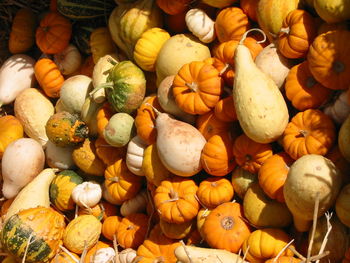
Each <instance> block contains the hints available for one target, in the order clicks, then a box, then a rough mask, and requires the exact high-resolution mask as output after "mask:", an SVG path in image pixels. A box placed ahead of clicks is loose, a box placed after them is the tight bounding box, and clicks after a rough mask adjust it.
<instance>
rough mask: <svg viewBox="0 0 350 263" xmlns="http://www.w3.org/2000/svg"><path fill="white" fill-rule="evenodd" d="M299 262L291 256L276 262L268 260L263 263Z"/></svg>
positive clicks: (280, 258)
mask: <svg viewBox="0 0 350 263" xmlns="http://www.w3.org/2000/svg"><path fill="white" fill-rule="evenodd" d="M301 261H302V260H301V259H299V258H295V257H292V256H282V257H279V258H278V259H277V260H275V258H271V259H268V260H266V261H265V263H299V262H301Z"/></svg>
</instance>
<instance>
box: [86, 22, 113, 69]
mask: <svg viewBox="0 0 350 263" xmlns="http://www.w3.org/2000/svg"><path fill="white" fill-rule="evenodd" d="M90 47H91V53H92V58H93V60H94V63H95V64H96V63H97V61H98V60H99V59H100V58H101V57H103V56H105V55H107V54H113V53H115V52H116V50H117V49H116V46H115V44H114V42H113V40H112V37H111V33H110V32H109V30H108V28H107V27H99V28H96V29H95V30H94V31H92V33H91V35H90Z"/></svg>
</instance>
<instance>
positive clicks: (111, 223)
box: [102, 215, 122, 240]
mask: <svg viewBox="0 0 350 263" xmlns="http://www.w3.org/2000/svg"><path fill="white" fill-rule="evenodd" d="M121 221H122V218H121V217H120V216H117V215H114V216H109V217H107V218H106V219H105V220H104V221H103V224H102V235H103V236H104V237H105V238H107V239H108V240H113V239H114V236H115V237H116V238H117V231H118V228H119V225H120V222H121Z"/></svg>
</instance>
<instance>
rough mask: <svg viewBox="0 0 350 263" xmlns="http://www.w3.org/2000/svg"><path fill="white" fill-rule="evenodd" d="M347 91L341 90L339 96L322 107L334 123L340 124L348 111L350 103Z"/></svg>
mask: <svg viewBox="0 0 350 263" xmlns="http://www.w3.org/2000/svg"><path fill="white" fill-rule="evenodd" d="M348 94H349V91H348V90H347V91H343V92H342V93H341V94H340V95H339V97H337V98H336V99H335V101H333V103H331V104H330V105H328V106H326V107H325V108H324V109H323V112H324V113H325V114H326V115H328V116H329V117H331V119H332V120H333V121H334V123H336V124H342V123H343V122H344V121H345V120H346V118H347V117H348V116H349V113H350V104H349V102H348V99H347V98H348V96H349V95H348Z"/></svg>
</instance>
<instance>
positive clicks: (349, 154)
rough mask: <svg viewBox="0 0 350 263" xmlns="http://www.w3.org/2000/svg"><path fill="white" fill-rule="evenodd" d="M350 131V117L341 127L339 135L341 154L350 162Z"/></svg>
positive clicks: (349, 116)
mask: <svg viewBox="0 0 350 263" xmlns="http://www.w3.org/2000/svg"><path fill="white" fill-rule="evenodd" d="M349 130H350V115H348V117H347V118H346V119H345V121H344V122H343V124H342V125H341V127H340V130H339V134H338V146H339V150H340V152H341V154H342V155H343V156H344V158H345V159H346V160H347V161H348V162H349V161H350V151H349V147H348V145H349V141H350V136H349Z"/></svg>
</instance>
